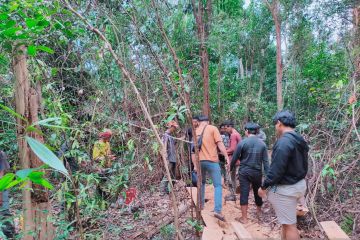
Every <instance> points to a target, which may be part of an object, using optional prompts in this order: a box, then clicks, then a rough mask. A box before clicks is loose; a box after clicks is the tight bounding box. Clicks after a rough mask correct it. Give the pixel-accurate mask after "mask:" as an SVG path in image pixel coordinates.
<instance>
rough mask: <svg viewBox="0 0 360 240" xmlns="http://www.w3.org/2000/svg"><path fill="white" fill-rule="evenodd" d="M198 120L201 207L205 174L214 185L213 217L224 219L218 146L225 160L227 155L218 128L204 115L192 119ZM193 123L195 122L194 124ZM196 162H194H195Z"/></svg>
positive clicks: (203, 202)
mask: <svg viewBox="0 0 360 240" xmlns="http://www.w3.org/2000/svg"><path fill="white" fill-rule="evenodd" d="M194 121H198V122H199V127H198V128H197V129H196V136H197V139H198V140H199V139H200V141H199V143H201V146H199V160H200V167H201V177H202V181H201V208H203V207H204V204H205V184H206V174H209V175H210V178H211V180H212V182H213V185H214V189H215V191H214V200H215V201H214V203H215V206H214V217H216V218H218V219H220V220H225V218H224V216H223V215H222V214H221V210H222V184H221V169H220V165H219V156H218V148H219V150H220V152H221V153H222V154H223V155H224V156H225V160H226V162H228V161H229V157H228V155H227V152H226V148H225V146H224V143H223V142H222V138H221V135H220V132H219V130H218V129H217V128H216V127H215V126H213V125H210V124H209V123H208V121H209V120H208V118H207V117H206V116H199V117H197V118H194V119H193V124H194ZM194 125H195V124H194ZM195 164H196V163H195Z"/></svg>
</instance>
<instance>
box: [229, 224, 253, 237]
mask: <svg viewBox="0 0 360 240" xmlns="http://www.w3.org/2000/svg"><path fill="white" fill-rule="evenodd" d="M231 226H232V227H233V229H234V232H235V234H236V236H237V237H238V238H239V239H240V240H245V239H253V238H252V236H251V234H250V233H249V232H248V231H247V230H246V229H245V227H244V226H243V225H242V224H241V223H239V222H231Z"/></svg>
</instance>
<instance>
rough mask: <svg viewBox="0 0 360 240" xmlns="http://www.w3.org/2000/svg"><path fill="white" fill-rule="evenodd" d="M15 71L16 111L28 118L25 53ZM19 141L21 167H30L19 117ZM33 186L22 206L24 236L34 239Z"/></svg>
mask: <svg viewBox="0 0 360 240" xmlns="http://www.w3.org/2000/svg"><path fill="white" fill-rule="evenodd" d="M18 50H19V51H23V52H25V47H24V46H22V47H19V49H18ZM12 66H13V71H14V76H15V105H16V106H15V108H16V112H17V113H19V114H21V115H22V116H24V117H25V118H26V119H28V117H29V112H28V109H27V108H28V106H29V90H30V81H29V78H28V76H29V74H28V69H27V64H26V56H25V54H24V53H19V54H16V55H15V57H14V59H13V63H12ZM16 121H17V124H18V125H17V134H16V135H17V142H18V148H19V158H20V163H21V168H22V169H25V168H30V149H29V147H28V145H27V143H26V141H25V134H26V133H25V127H26V125H27V122H26V121H24V120H22V119H19V118H17V120H16ZM31 187H32V184H31V183H28V184H27V185H26V186H25V187H24V188H23V190H22V207H23V218H24V221H23V223H24V225H23V231H24V237H23V239H25V240H32V239H33V237H32V236H31V235H30V232H32V231H33V230H34V227H35V224H34V221H33V212H32V205H31V192H30V191H29V190H27V189H30V188H31Z"/></svg>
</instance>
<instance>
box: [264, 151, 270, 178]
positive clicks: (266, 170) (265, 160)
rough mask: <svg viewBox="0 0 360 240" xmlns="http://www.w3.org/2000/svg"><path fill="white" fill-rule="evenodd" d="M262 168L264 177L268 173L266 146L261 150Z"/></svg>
mask: <svg viewBox="0 0 360 240" xmlns="http://www.w3.org/2000/svg"><path fill="white" fill-rule="evenodd" d="M263 166H264V172H265V175H267V174H268V172H269V155H268V152H267V147H266V145H265V148H264V150H263Z"/></svg>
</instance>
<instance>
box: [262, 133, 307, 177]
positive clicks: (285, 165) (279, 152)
mask: <svg viewBox="0 0 360 240" xmlns="http://www.w3.org/2000/svg"><path fill="white" fill-rule="evenodd" d="M308 152H309V147H308V145H307V143H306V142H305V140H304V138H303V137H302V136H301V135H300V134H298V133H296V132H295V131H293V132H287V133H284V134H283V135H282V136H281V138H279V140H278V141H277V142H276V143H275V145H274V147H273V153H272V157H271V158H272V160H273V161H275V162H274V163H276V164H278V165H279V166H280V167H281V168H280V169H284V170H283V173H282V174H281V175H277V176H273V175H270V176H269V178H268V179H267V182H265V184H269V183H268V182H269V181H272V182H271V183H272V184H295V183H297V182H298V181H300V180H302V179H304V178H305V176H306V174H307V171H308Z"/></svg>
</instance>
